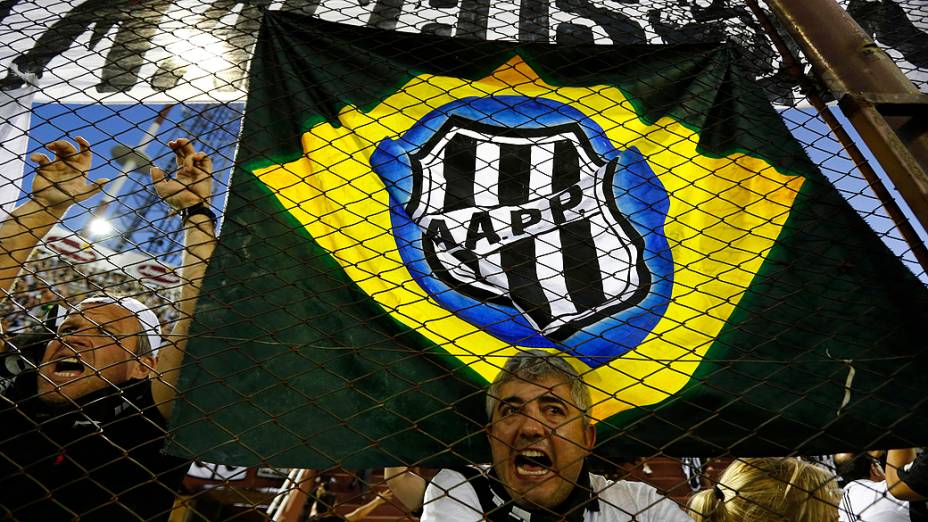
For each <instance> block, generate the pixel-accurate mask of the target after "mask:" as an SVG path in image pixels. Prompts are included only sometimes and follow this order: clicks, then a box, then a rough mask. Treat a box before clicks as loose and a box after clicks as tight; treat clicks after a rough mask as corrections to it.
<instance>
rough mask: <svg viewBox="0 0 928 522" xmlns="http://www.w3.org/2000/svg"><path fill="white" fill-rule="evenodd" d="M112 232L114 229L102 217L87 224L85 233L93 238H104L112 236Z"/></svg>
mask: <svg viewBox="0 0 928 522" xmlns="http://www.w3.org/2000/svg"><path fill="white" fill-rule="evenodd" d="M114 230H116V229H115V228H114V227H113V224H112V223H110V222H109V220H107V219H106V218H103V217H95V218H93V219H91V220H90V223H88V224H87V232H88V234H90V235H91V236H93V237H105V236H108V235H110V234H112V233H113V231H114Z"/></svg>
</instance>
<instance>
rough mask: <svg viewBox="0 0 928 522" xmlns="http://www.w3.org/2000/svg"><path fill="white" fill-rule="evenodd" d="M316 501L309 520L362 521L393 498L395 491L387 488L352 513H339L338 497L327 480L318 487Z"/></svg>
mask: <svg viewBox="0 0 928 522" xmlns="http://www.w3.org/2000/svg"><path fill="white" fill-rule="evenodd" d="M315 496H316V502H315V503H314V504H313V507H312V510H310V513H309V519H308V522H362V521H363V520H364V519H366V518H367V516H368V515H370V514H371V513H372V512H373V511H374V510H375V509H377V508H378V507H380V506H381V505H383V504H386V503H388V502H390V500H392V499H393V493H392V492H391V491H390V490H389V489H386V490H384V491H381V492H379V493H377V494H375V496H374V498H373V499H371V500H370V501H369V502H367V503H366V504H364V505H363V506H360V507H358V508H357V509H355V510H354V511H352V512H351V513H348V514H346V515H339V514H338V513H337V512H336V510H335V508H336V507H337V506H338V497H337V496H336V495H335V493H333V492H332V491H330V490H329V488H328V486H327V484H326V482H325V481H323V482H321V483H320V484H319V486H318V487H317V488H316V495H315Z"/></svg>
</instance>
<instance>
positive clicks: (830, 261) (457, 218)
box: [172, 12, 928, 468]
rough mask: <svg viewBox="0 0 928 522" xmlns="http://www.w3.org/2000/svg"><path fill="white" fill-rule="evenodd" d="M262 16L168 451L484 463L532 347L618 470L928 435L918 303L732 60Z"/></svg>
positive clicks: (924, 305) (713, 53)
mask: <svg viewBox="0 0 928 522" xmlns="http://www.w3.org/2000/svg"><path fill="white" fill-rule="evenodd" d="M263 24H264V25H263V27H262V30H261V35H260V38H259V41H258V45H257V49H256V53H255V57H254V61H253V63H252V66H251V73H250V90H249V98H248V103H247V108H246V112H245V121H244V129H243V133H242V136H241V142H240V147H239V151H238V157H237V169H236V171H235V173H234V175H233V178H232V182H231V192H230V194H229V198H228V203H227V208H226V209H225V218H224V225H223V230H222V234H221V239H220V242H219V246H218V248H217V252H216V254H215V256H214V258H213V260H212V263H211V265H210V267H209V271H208V274H207V277H206V281H205V286H204V288H203V291H202V296H201V298H200V302H199V304H198V310H197V315H196V321H195V324H194V327H193V330H192V333H191V341H190V344H189V348H188V354H187V359H186V364H185V368H184V371H183V373H182V376H181V379H180V388H181V392H182V400H181V401H179V404H178V405H177V407H176V409H175V415H174V417H173V421H172V422H173V429H174V430H175V431H174V434H175V437H174V441H173V446H172V448H173V452H176V453H180V454H184V455H192V456H196V457H197V458H202V459H206V460H209V461H214V462H227V463H236V464H242V465H252V464H257V463H265V464H272V465H284V466H301V467H312V468H325V467H328V466H332V465H342V466H348V467H374V466H382V465H385V464H398V463H404V464H426V465H440V464H447V463H454V462H461V461H468V462H485V461H486V460H487V459H488V451H487V443H486V438H485V436H484V434H483V433H482V430H483V428H484V426H485V424H486V418H485V413H484V403H483V401H484V390H485V389H486V387H487V384H488V383H489V382H491V381H492V380H493V378H494V376H495V375H496V374H497V373H498V372H499V369H500V366H501V365H502V364H503V362H504V361H505V360H506V358H508V357H509V356H511V355H513V354H515V353H517V352H518V351H519V350H524V349H529V348H537V349H542V350H547V351H551V352H553V353H557V354H560V355H561V356H563V357H564V358H565V359H567V360H568V361H569V362H570V364H572V365H574V366H575V367H576V368H577V369H578V370H579V371H580V373H581V374H582V375H583V377H584V379H585V380H586V382H587V383H588V384H589V386H590V387H591V389H592V391H593V393H592V394H593V401H594V403H595V406H594V407H593V411H592V416H593V418H594V419H595V422H596V426H597V429H598V430H599V437H598V440H599V441H600V445H599V448H598V449H597V451H598V452H599V453H600V454H601V455H603V456H606V457H609V456H614V455H634V454H640V455H649V454H653V453H655V452H659V451H663V452H665V453H668V454H677V455H717V454H722V453H733V454H737V455H776V454H789V453H794V452H801V453H812V454H821V453H831V452H834V451H838V450H850V449H863V448H874V447H890V446H912V445H915V444H926V443H928V421H926V418H928V416H926V413H928V412H926V407H925V397H926V396H928V379H925V377H924V373H925V370H926V368H928V366H926V354H928V350H926V349H925V348H926V340H925V339H926V336H925V325H926V324H928V318H926V312H928V295H926V290H925V288H924V286H923V285H922V284H921V283H920V282H919V281H918V280H917V279H916V278H915V277H914V276H913V275H912V274H911V273H909V272H908V271H907V270H906V269H905V268H904V267H903V266H902V264H901V263H900V262H899V261H898V259H897V258H896V257H894V256H893V254H892V253H891V252H889V251H888V250H887V249H886V248H885V247H884V246H883V244H882V243H881V242H880V241H879V239H878V237H877V236H876V235H875V234H874V233H873V232H872V231H871V230H870V229H869V227H868V226H867V225H866V224H865V223H864V222H863V221H862V220H861V219H860V218H859V217H858V216H857V214H856V213H855V212H854V211H853V210H852V209H851V208H850V207H849V206H848V205H847V203H846V202H845V201H844V200H843V199H842V198H841V197H840V195H839V194H838V193H837V192H836V191H835V190H834V189H833V188H832V187H831V186H830V185H829V184H828V182H827V181H826V180H825V178H824V177H823V176H822V174H821V173H820V172H819V171H818V170H817V168H816V167H815V165H814V164H812V163H811V162H810V161H809V159H808V158H807V157H806V156H805V154H804V152H803V150H802V148H801V147H800V146H799V144H798V143H797V142H796V141H795V140H794V139H793V138H792V137H791V135H790V134H789V132H788V131H787V129H786V128H785V126H784V125H783V122H782V120H781V119H780V117H779V116H778V114H777V113H776V112H775V111H774V110H773V109H772V108H771V107H770V105H769V103H768V102H767V100H766V99H765V97H764V95H763V94H762V92H760V91H759V90H758V88H757V86H755V85H754V84H753V83H752V82H751V80H750V79H748V78H746V77H745V75H744V74H742V72H741V68H742V64H743V63H744V61H743V60H744V58H743V57H741V56H740V55H739V54H738V52H737V51H736V50H735V49H733V48H731V47H728V46H725V45H686V46H615V47H613V46H586V45H579V46H553V45H545V44H524V45H523V44H516V43H511V42H484V41H473V40H466V39H451V38H442V37H438V36H430V35H418V34H404V33H398V32H391V31H382V30H375V29H369V28H359V27H351V26H346V25H340V24H333V23H328V22H323V21H319V20H314V19H310V18H308V17H302V16H299V15H296V14H293V13H286V14H284V13H279V12H273V13H267V15H266V16H265V17H264V22H263Z"/></svg>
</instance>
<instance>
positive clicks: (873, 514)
mask: <svg viewBox="0 0 928 522" xmlns="http://www.w3.org/2000/svg"><path fill="white" fill-rule="evenodd" d="M881 459H883V460H884V461H885V452H883V451H873V452H867V453H839V454H837V455H835V467H836V469H837V472H838V476H839V477H840V478H841V479H842V480H843V482H844V484H843V487H842V489H843V490H844V498H843V499H842V500H841V506H840V517H841V522H910V520H911V519H910V518H909V503H908V502H904V501H901V500H896V499H895V498H893V497H892V495H890V494H889V491H888V488H887V487H886V477H885V475H884V474H883V468H884V464H883V463H882V462H881Z"/></svg>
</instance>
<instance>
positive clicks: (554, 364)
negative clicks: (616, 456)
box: [487, 350, 592, 422]
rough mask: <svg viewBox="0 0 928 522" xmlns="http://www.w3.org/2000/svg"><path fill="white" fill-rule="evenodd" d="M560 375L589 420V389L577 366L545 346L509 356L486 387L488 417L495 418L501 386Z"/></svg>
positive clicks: (584, 416)
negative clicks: (544, 348)
mask: <svg viewBox="0 0 928 522" xmlns="http://www.w3.org/2000/svg"><path fill="white" fill-rule="evenodd" d="M551 376H553V377H558V378H560V379H562V380H563V381H564V382H565V383H567V384H569V385H570V398H571V400H572V401H573V405H574V406H576V407H577V409H579V410H580V411H581V412H582V413H583V418H584V419H585V420H586V421H587V422H589V420H590V403H591V402H592V400H591V399H590V389H589V388H588V387H587V385H586V383H584V382H583V379H582V378H581V377H580V374H579V373H578V372H577V370H576V369H575V368H574V367H573V366H571V365H570V364H569V363H568V362H567V361H566V360H564V358H563V357H562V356H560V355H557V354H554V353H550V352H546V351H544V350H524V351H520V352H519V353H518V354H516V355H513V356H512V357H510V358H509V359H507V360H506V364H504V365H503V368H502V369H501V370H500V372H499V374H498V375H497V376H496V379H494V380H493V384H491V385H490V389H488V390H487V420H490V419H492V418H493V410H494V409H495V408H496V404H497V403H498V402H499V399H500V396H499V389H500V388H501V387H502V386H503V385H504V384H506V383H507V382H510V381H515V380H519V381H524V382H536V383H537V382H538V381H541V380H542V379H544V378H545V377H551Z"/></svg>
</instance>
